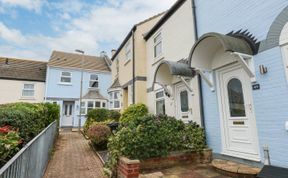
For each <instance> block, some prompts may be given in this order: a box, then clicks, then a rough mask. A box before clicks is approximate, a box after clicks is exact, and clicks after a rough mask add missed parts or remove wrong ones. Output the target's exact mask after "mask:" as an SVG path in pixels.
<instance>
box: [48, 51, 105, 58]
mask: <svg viewBox="0 0 288 178" xmlns="http://www.w3.org/2000/svg"><path fill="white" fill-rule="evenodd" d="M54 52H57V53H64V54H71V55H77V56H82V54H79V53H75V52H66V51H58V50H53V51H52V54H53V53H54ZM52 54H51V56H52ZM84 56H87V57H96V58H101V59H102V58H103V57H101V56H95V55H90V54H85V53H84ZM50 58H51V57H50Z"/></svg>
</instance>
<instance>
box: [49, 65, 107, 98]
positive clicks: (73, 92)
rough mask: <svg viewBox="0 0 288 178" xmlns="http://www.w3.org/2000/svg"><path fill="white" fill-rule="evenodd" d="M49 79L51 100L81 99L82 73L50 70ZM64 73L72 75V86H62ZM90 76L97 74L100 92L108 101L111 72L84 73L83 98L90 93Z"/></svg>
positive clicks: (51, 68)
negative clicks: (61, 78) (62, 73)
mask: <svg viewBox="0 0 288 178" xmlns="http://www.w3.org/2000/svg"><path fill="white" fill-rule="evenodd" d="M48 70H49V72H48V75H49V76H48V77H47V97H48V98H49V97H50V98H79V97H80V81H81V71H80V70H72V69H61V68H54V67H49V68H48ZM62 71H68V72H71V73H72V80H71V85H63V84H60V77H61V72H62ZM90 74H97V75H98V81H99V91H100V93H101V95H103V96H104V97H106V98H107V99H108V93H107V89H108V88H109V87H110V85H111V74H110V73H109V72H97V71H84V73H83V96H84V95H85V94H86V93H87V92H88V89H89V80H90Z"/></svg>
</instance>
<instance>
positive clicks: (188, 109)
mask: <svg viewBox="0 0 288 178" xmlns="http://www.w3.org/2000/svg"><path fill="white" fill-rule="evenodd" d="M175 89H176V109H177V118H178V119H181V120H182V121H183V122H185V123H187V122H188V121H192V106H191V105H192V103H191V101H192V100H191V94H190V93H189V91H188V89H187V88H186V86H185V85H184V84H182V83H181V84H179V85H176V88H175Z"/></svg>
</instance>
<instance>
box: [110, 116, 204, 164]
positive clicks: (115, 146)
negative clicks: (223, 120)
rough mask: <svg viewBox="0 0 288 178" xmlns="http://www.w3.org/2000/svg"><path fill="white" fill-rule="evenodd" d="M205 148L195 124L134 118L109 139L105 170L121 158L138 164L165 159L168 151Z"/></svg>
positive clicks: (201, 129) (169, 119) (152, 117)
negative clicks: (159, 158)
mask: <svg viewBox="0 0 288 178" xmlns="http://www.w3.org/2000/svg"><path fill="white" fill-rule="evenodd" d="M205 146H206V145H205V137H204V129H203V128H200V127H199V126H198V127H197V124H195V123H191V124H187V125H185V124H184V123H183V122H182V121H180V120H177V119H175V118H174V117H168V116H164V115H160V116H152V115H149V116H144V117H136V118H135V119H134V120H132V121H130V122H129V123H127V124H126V125H125V126H124V127H122V129H121V130H120V131H118V132H117V133H116V134H115V136H112V137H110V139H109V142H108V151H109V154H110V157H109V159H108V162H107V163H106V166H107V167H109V168H111V169H113V168H114V166H115V165H116V164H117V161H118V158H119V157H120V156H126V157H128V158H130V159H140V160H141V159H148V158H152V157H162V156H166V155H167V154H169V152H171V151H181V150H194V151H199V150H201V149H203V148H205Z"/></svg>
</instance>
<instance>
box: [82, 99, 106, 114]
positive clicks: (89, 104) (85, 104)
mask: <svg viewBox="0 0 288 178" xmlns="http://www.w3.org/2000/svg"><path fill="white" fill-rule="evenodd" d="M96 108H106V101H99V100H98V101H94V100H93V101H92V100H90V101H82V102H81V114H83V115H85V114H87V113H88V112H89V111H90V110H92V109H96Z"/></svg>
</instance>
